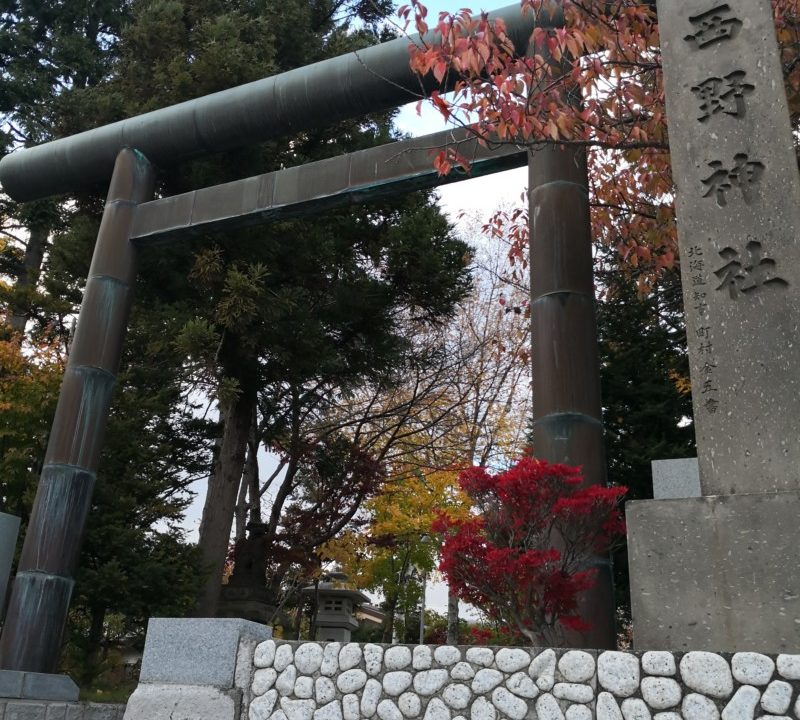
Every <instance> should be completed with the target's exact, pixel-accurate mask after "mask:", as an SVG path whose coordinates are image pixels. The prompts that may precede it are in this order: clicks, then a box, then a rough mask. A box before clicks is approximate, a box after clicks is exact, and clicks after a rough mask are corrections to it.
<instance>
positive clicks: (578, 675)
mask: <svg viewBox="0 0 800 720" xmlns="http://www.w3.org/2000/svg"><path fill="white" fill-rule="evenodd" d="M558 669H559V670H560V671H561V674H562V675H563V676H564V680H566V681H567V682H572V683H582V682H588V681H589V680H591V679H592V677H594V658H593V657H592V656H591V655H590V654H589V653H587V652H584V651H583V650H568V651H567V652H565V653H564V654H563V655H562V656H561V659H560V660H559V661H558Z"/></svg>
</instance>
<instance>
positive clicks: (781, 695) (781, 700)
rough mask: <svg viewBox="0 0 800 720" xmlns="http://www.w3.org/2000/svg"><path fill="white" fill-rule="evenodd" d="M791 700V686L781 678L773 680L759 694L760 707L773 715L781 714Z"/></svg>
mask: <svg viewBox="0 0 800 720" xmlns="http://www.w3.org/2000/svg"><path fill="white" fill-rule="evenodd" d="M791 702H792V686H791V685H789V683H787V682H783V680H773V681H772V682H771V683H770V684H769V686H768V687H767V689H766V690H764V694H763V695H762V696H761V707H762V708H763V709H764V710H766V711H767V712H768V713H772V714H773V715H783V714H784V713H785V712H786V711H787V710H788V709H789V704H790V703H791Z"/></svg>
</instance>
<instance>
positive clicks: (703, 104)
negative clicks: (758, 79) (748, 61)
mask: <svg viewBox="0 0 800 720" xmlns="http://www.w3.org/2000/svg"><path fill="white" fill-rule="evenodd" d="M746 75H747V73H746V72H745V71H744V70H734V71H733V72H732V73H728V74H727V75H726V76H725V77H724V78H719V77H710V78H708V79H707V80H703V82H701V83H698V84H697V85H695V86H694V87H693V88H692V92H693V93H694V94H695V95H697V97H698V99H699V100H700V113H701V114H700V115H699V116H698V117H697V119H698V120H700V122H704V121H706V120H708V119H709V118H711V116H712V115H716V114H717V113H720V112H721V113H725V114H726V115H732V116H733V117H744V113H745V110H746V107H745V102H744V96H745V95H746V94H748V93H751V92H753V90H755V89H756V88H755V85H751V84H750V83H746V82H744V79H745V76H746Z"/></svg>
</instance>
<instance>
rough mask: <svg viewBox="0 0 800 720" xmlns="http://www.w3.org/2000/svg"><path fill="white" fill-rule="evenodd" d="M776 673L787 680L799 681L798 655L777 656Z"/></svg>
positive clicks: (799, 666)
mask: <svg viewBox="0 0 800 720" xmlns="http://www.w3.org/2000/svg"><path fill="white" fill-rule="evenodd" d="M778 672H779V673H780V674H781V675H782V676H783V677H785V678H786V679H787V680H800V655H784V654H781V655H778Z"/></svg>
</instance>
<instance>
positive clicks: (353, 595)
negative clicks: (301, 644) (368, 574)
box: [302, 572, 369, 642]
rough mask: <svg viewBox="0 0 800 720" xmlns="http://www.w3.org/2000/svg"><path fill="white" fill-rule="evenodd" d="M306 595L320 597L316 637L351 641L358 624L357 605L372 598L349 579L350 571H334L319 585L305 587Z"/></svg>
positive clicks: (327, 639)
mask: <svg viewBox="0 0 800 720" xmlns="http://www.w3.org/2000/svg"><path fill="white" fill-rule="evenodd" d="M302 592H303V595H306V596H307V597H316V598H317V619H316V628H317V632H316V636H315V638H314V639H315V640H322V641H337V642H350V633H351V632H352V631H353V630H356V629H357V628H358V620H356V618H355V609H356V607H358V606H359V605H363V604H365V603H368V602H369V598H368V597H367V596H366V595H365V594H364V593H362V592H361V591H360V590H356V589H355V588H353V587H352V586H350V585H349V584H348V582H347V575H346V574H345V573H341V572H332V573H328V574H326V575H325V576H324V578H323V579H322V580H321V581H320V582H319V583H318V584H317V585H316V587H315V586H314V585H309V586H308V587H304V588H303V590H302Z"/></svg>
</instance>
